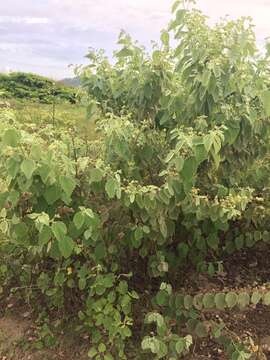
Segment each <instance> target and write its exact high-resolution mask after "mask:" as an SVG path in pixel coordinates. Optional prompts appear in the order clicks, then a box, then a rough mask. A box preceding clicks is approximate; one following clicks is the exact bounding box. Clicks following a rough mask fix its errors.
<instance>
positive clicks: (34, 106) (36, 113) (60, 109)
mask: <svg viewBox="0 0 270 360" xmlns="http://www.w3.org/2000/svg"><path fill="white" fill-rule="evenodd" d="M8 102H9V104H10V106H11V108H12V109H13V110H15V114H16V117H17V118H18V121H19V122H23V123H35V124H40V125H41V124H44V123H46V124H53V125H55V126H57V127H58V128H61V127H63V128H67V126H71V127H75V128H77V129H79V128H80V127H81V126H82V124H83V126H84V127H83V129H84V130H83V131H85V129H86V131H87V133H85V134H84V135H85V136H87V138H88V140H94V139H95V138H96V133H95V126H94V124H93V122H91V121H88V120H87V112H86V108H85V106H83V105H80V104H70V103H56V104H55V105H53V104H41V103H37V102H31V101H26V100H24V101H18V100H15V99H14V100H9V101H8Z"/></svg>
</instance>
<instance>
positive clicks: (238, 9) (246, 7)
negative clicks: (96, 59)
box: [0, 0, 270, 78]
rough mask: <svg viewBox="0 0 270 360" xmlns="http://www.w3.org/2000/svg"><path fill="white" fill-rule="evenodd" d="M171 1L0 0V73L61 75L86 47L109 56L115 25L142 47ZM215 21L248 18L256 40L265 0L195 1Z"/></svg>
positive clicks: (269, 3)
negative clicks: (100, 49) (96, 49)
mask: <svg viewBox="0 0 270 360" xmlns="http://www.w3.org/2000/svg"><path fill="white" fill-rule="evenodd" d="M173 2H174V1H171V0H8V1H5V0H0V72H1V71H9V70H20V71H31V72H36V73H40V74H43V75H48V76H51V77H54V78H62V77H65V76H70V75H72V71H71V69H70V68H69V67H68V65H69V64H81V63H83V62H84V61H85V60H84V55H85V54H86V53H87V50H88V48H89V47H94V48H104V49H105V50H106V51H107V52H108V54H111V52H112V50H113V49H114V48H115V43H116V40H117V36H118V33H119V31H120V29H124V30H126V31H127V32H129V33H130V34H131V35H132V36H133V37H134V38H135V39H137V40H139V42H141V43H142V44H143V45H146V46H149V44H150V40H157V39H158V38H159V31H160V29H161V28H162V27H165V26H166V24H167V23H168V21H169V19H170V17H171V15H170V9H171V5H172V3H173ZM197 6H198V7H199V8H200V9H201V10H203V12H204V13H205V14H207V15H208V16H209V17H210V20H211V22H215V21H216V20H218V19H219V18H220V17H223V16H225V15H226V14H227V15H229V16H231V17H232V18H237V17H239V16H242V15H245V16H252V18H253V20H254V24H255V25H256V35H257V39H258V42H259V43H260V44H262V43H263V42H264V39H265V38H266V37H268V36H270V0H199V1H198V2H197Z"/></svg>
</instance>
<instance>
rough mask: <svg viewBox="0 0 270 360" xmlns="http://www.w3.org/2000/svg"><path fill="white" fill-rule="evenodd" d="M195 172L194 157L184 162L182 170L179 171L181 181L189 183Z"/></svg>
mask: <svg viewBox="0 0 270 360" xmlns="http://www.w3.org/2000/svg"><path fill="white" fill-rule="evenodd" d="M196 171H197V162H196V159H195V157H189V158H188V159H186V160H185V162H184V165H183V169H182V171H181V174H182V176H183V179H184V180H185V181H190V180H192V179H193V177H194V175H195V174H196Z"/></svg>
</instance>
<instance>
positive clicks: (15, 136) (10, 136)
mask: <svg viewBox="0 0 270 360" xmlns="http://www.w3.org/2000/svg"><path fill="white" fill-rule="evenodd" d="M20 139H21V134H20V133H19V132H18V131H17V130H16V129H8V130H6V131H5V132H4V135H3V143H4V144H5V145H8V146H12V147H16V146H18V144H19V142H20Z"/></svg>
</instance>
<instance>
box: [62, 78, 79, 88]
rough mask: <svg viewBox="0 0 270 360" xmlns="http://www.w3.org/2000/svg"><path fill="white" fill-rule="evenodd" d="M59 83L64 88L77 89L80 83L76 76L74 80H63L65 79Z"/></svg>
mask: <svg viewBox="0 0 270 360" xmlns="http://www.w3.org/2000/svg"><path fill="white" fill-rule="evenodd" d="M59 82H60V83H62V84H64V85H66V86H74V87H79V86H80V85H81V81H80V78H79V77H78V76H76V77H74V78H65V79H62V80H60V81H59Z"/></svg>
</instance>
